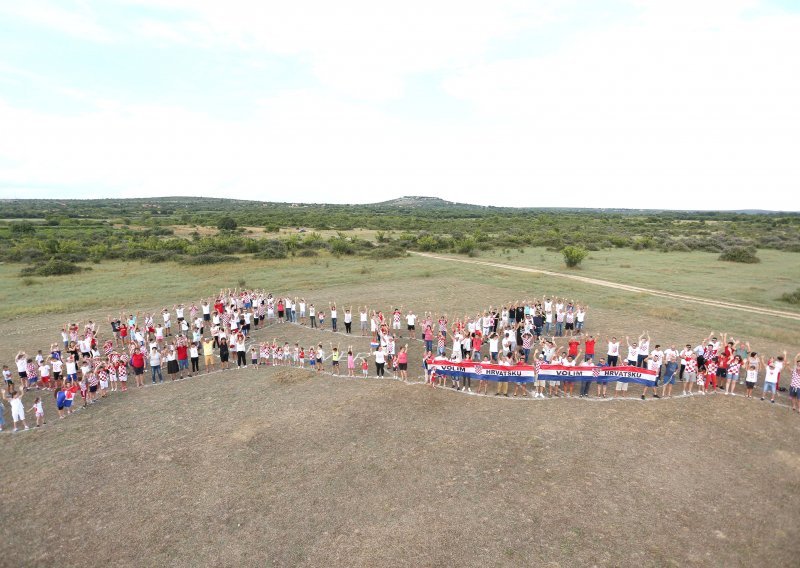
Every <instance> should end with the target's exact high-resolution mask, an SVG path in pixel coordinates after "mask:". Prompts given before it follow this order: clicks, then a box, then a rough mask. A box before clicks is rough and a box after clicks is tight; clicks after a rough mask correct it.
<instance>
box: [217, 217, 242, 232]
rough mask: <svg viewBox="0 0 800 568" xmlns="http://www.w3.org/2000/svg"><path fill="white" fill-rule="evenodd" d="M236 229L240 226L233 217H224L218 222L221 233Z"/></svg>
mask: <svg viewBox="0 0 800 568" xmlns="http://www.w3.org/2000/svg"><path fill="white" fill-rule="evenodd" d="M236 227H238V225H237V223H236V220H235V219H234V218H233V217H222V218H221V219H220V220H219V221H217V229H219V230H220V231H235V230H236Z"/></svg>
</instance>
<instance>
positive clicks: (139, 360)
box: [131, 353, 144, 367]
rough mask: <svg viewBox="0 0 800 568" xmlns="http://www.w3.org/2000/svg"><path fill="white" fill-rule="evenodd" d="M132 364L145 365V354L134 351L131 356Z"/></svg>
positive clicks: (135, 365) (136, 365)
mask: <svg viewBox="0 0 800 568" xmlns="http://www.w3.org/2000/svg"><path fill="white" fill-rule="evenodd" d="M131 365H133V366H134V367H144V355H142V354H141V353H134V354H133V355H132V356H131Z"/></svg>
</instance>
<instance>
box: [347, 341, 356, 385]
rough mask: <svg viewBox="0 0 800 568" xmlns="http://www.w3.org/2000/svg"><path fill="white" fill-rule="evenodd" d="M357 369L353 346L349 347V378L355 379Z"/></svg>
mask: <svg viewBox="0 0 800 568" xmlns="http://www.w3.org/2000/svg"><path fill="white" fill-rule="evenodd" d="M355 368H356V362H355V358H354V357H353V346H352V345H349V346H348V347H347V376H348V377H355V376H356V373H355Z"/></svg>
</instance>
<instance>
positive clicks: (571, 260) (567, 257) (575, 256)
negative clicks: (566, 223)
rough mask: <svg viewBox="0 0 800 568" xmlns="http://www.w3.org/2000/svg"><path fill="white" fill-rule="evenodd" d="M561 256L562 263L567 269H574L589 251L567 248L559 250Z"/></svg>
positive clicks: (572, 247)
mask: <svg viewBox="0 0 800 568" xmlns="http://www.w3.org/2000/svg"><path fill="white" fill-rule="evenodd" d="M561 254H563V255H564V263H565V264H566V265H567V266H568V267H569V268H575V267H576V266H578V265H579V264H580V263H581V262H582V261H583V259H584V258H586V257H587V256H588V255H589V251H587V250H586V249H584V248H581V247H575V246H568V247H564V248H563V249H562V250H561Z"/></svg>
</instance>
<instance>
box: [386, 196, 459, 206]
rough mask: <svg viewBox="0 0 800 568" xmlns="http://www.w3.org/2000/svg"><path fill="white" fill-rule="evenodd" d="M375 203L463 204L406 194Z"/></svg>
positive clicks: (389, 204) (416, 204) (396, 204)
mask: <svg viewBox="0 0 800 568" xmlns="http://www.w3.org/2000/svg"><path fill="white" fill-rule="evenodd" d="M374 205H379V206H386V207H452V206H453V205H463V204H461V203H455V202H453V201H446V200H444V199H441V198H439V197H428V196H425V195H405V196H403V197H398V198H397V199H390V200H389V201H380V202H378V203H375V204H374Z"/></svg>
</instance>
